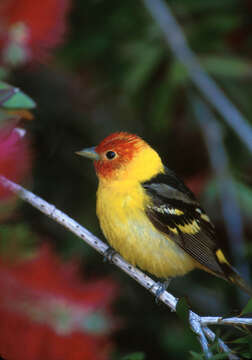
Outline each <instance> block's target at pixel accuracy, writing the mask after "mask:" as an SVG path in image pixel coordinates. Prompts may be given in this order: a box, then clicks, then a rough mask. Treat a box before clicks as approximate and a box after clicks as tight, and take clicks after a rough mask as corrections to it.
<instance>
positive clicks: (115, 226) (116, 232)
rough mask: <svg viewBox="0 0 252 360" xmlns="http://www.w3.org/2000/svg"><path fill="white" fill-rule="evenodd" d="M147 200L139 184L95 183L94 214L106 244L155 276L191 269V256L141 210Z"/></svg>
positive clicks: (176, 273)
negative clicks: (95, 203)
mask: <svg viewBox="0 0 252 360" xmlns="http://www.w3.org/2000/svg"><path fill="white" fill-rule="evenodd" d="M148 202H150V198H149V197H148V196H147V195H146V194H145V192H144V189H143V188H142V186H141V184H136V183H134V182H132V183H131V182H130V181H127V182H126V181H125V182H124V183H123V184H122V182H121V181H120V183H118V184H117V183H116V181H115V182H113V183H112V184H111V185H110V186H109V185H108V184H107V185H106V186H103V184H99V187H98V192H97V216H98V218H99V221H100V226H101V228H102V231H103V233H104V235H105V237H106V239H107V240H108V242H109V244H110V245H111V246H112V247H113V248H114V249H115V250H116V251H118V252H119V253H120V254H121V255H122V256H123V257H124V258H125V259H126V260H127V261H129V262H130V263H131V264H132V265H137V266H139V267H140V268H141V269H143V270H146V271H148V272H149V273H151V274H153V275H155V276H157V277H161V278H167V277H174V276H177V275H183V274H185V273H187V272H188V271H190V270H192V269H193V268H195V261H194V260H193V259H192V257H191V256H190V255H188V254H186V253H185V252H184V251H183V250H182V249H181V248H180V247H179V246H178V245H176V243H175V242H174V241H172V240H171V239H170V238H169V237H168V236H167V235H166V234H164V233H161V232H160V231H159V230H157V229H156V228H155V227H154V225H153V224H152V223H151V222H150V220H149V219H148V217H147V216H146V214H145V210H144V209H145V208H146V205H147V204H148Z"/></svg>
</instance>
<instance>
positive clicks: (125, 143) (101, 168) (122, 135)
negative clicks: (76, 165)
mask: <svg viewBox="0 0 252 360" xmlns="http://www.w3.org/2000/svg"><path fill="white" fill-rule="evenodd" d="M144 145H146V143H145V142H144V141H143V140H142V139H141V138H140V137H138V136H137V135H132V134H129V133H126V132H119V133H114V134H111V135H109V136H108V137H106V138H105V139H104V140H103V141H102V142H101V143H100V144H99V145H98V146H96V147H95V152H96V153H97V154H98V155H99V158H100V159H99V160H95V161H94V166H95V170H96V173H97V175H98V176H100V177H103V178H109V177H111V176H113V174H115V173H116V170H118V169H119V168H122V167H125V166H126V165H127V164H128V163H129V162H130V160H131V159H132V158H133V156H134V155H135V154H136V153H137V152H138V150H139V149H141V147H143V146H144Z"/></svg>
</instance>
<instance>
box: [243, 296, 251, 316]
mask: <svg viewBox="0 0 252 360" xmlns="http://www.w3.org/2000/svg"><path fill="white" fill-rule="evenodd" d="M248 313H252V299H249V301H248V303H247V305H246V306H245V307H244V308H243V310H242V312H241V315H245V314H248Z"/></svg>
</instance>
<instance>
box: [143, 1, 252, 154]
mask: <svg viewBox="0 0 252 360" xmlns="http://www.w3.org/2000/svg"><path fill="white" fill-rule="evenodd" d="M143 3H144V5H145V7H146V8H147V9H148V10H149V12H150V14H151V15H152V17H153V18H154V19H155V20H156V22H157V24H158V25H159V27H160V28H161V29H162V31H163V34H164V37H165V40H166V42H167V44H168V45H169V47H170V48H171V50H172V52H173V53H174V55H175V57H176V58H177V59H178V60H179V61H180V62H181V63H182V64H183V65H184V66H185V68H186V69H187V71H188V73H189V75H190V77H191V79H192V81H193V82H194V84H195V85H196V86H197V87H198V88H199V89H200V91H201V92H202V94H203V95H204V96H205V98H206V99H207V100H208V101H209V103H211V104H212V105H213V106H214V108H215V109H216V110H217V111H218V112H219V113H220V114H221V115H222V117H223V118H224V119H225V121H226V122H227V123H228V124H229V126H231V127H232V128H233V130H235V132H236V133H237V134H238V135H239V137H240V138H241V140H242V141H243V142H244V143H245V144H246V146H247V148H248V149H249V150H250V152H251V153H252V129H251V127H250V125H249V124H248V122H247V120H246V119H245V118H244V117H243V115H242V114H241V113H240V112H239V110H238V109H237V108H236V107H235V106H234V105H233V104H232V102H231V101H230V100H229V99H228V98H227V97H226V95H225V94H224V92H223V91H222V90H221V89H220V87H219V86H218V85H217V84H216V82H215V81H214V80H213V79H212V78H211V77H209V75H208V74H207V73H206V71H205V70H204V69H203V68H202V66H201V64H200V62H199V61H198V59H197V57H196V56H195V54H194V53H193V51H192V50H191V49H190V47H189V46H188V44H187V41H186V38H185V36H184V34H183V31H182V29H181V27H180V26H179V24H178V23H177V21H176V19H175V18H174V16H173V15H172V13H171V11H170V9H169V7H168V5H167V4H166V3H165V2H164V1H163V0H143Z"/></svg>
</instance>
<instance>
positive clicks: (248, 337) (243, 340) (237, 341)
mask: <svg viewBox="0 0 252 360" xmlns="http://www.w3.org/2000/svg"><path fill="white" fill-rule="evenodd" d="M251 340H252V337H251V335H246V336H242V337H241V338H239V339H235V340H234V341H232V343H233V344H248V343H250V342H251Z"/></svg>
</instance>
